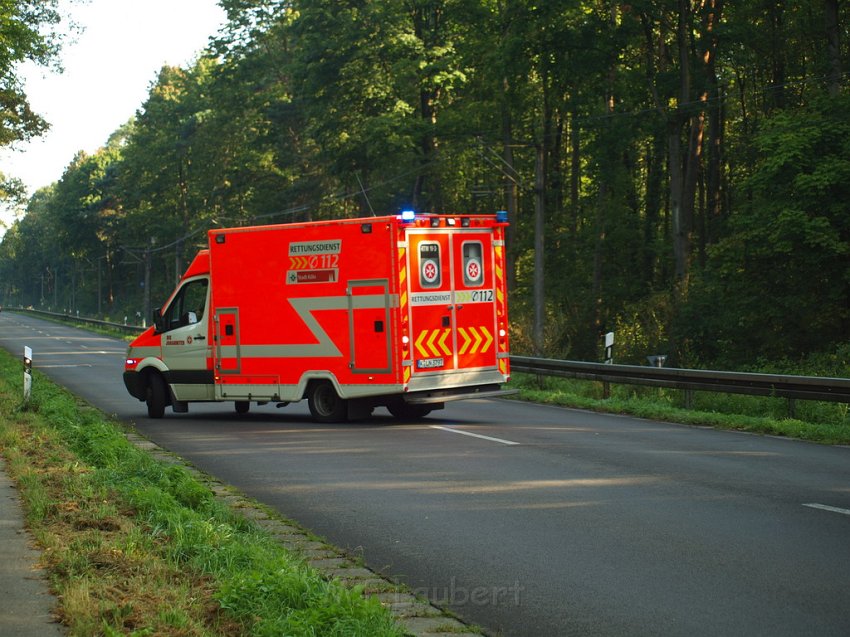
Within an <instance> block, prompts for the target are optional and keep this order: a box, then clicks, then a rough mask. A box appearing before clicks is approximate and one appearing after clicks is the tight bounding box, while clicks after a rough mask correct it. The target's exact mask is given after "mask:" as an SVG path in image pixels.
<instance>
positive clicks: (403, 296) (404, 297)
mask: <svg viewBox="0 0 850 637" xmlns="http://www.w3.org/2000/svg"><path fill="white" fill-rule="evenodd" d="M398 304H399V307H401V309H402V310H406V309H407V290H402V292H401V296H400V297H399V299H398Z"/></svg>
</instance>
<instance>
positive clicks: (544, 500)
mask: <svg viewBox="0 0 850 637" xmlns="http://www.w3.org/2000/svg"><path fill="white" fill-rule="evenodd" d="M0 345H2V346H3V347H5V348H6V349H9V350H10V351H12V352H14V353H15V354H16V355H20V350H22V349H23V346H24V345H29V346H30V347H32V348H33V350H34V360H35V367H36V368H37V369H40V370H42V371H43V372H45V373H46V374H48V375H50V376H51V377H53V378H54V379H55V380H56V381H58V382H60V383H62V384H65V385H66V386H68V387H69V388H70V389H72V390H73V391H74V392H75V393H77V394H79V395H80V396H82V397H84V398H86V399H87V400H89V401H90V402H92V403H93V404H95V405H97V406H99V407H101V408H102V409H104V410H105V411H107V412H109V413H113V414H115V415H116V416H118V417H119V418H123V419H125V420H128V421H132V422H134V423H135V424H136V427H137V428H138V430H139V432H140V433H142V434H143V435H145V436H147V437H149V438H150V439H152V440H153V441H155V442H156V443H158V444H159V445H161V446H163V447H165V448H168V449H170V450H172V451H174V452H176V453H178V454H180V455H182V456H183V457H185V458H187V459H189V460H190V461H191V462H192V463H194V464H195V465H196V466H198V467H199V468H201V469H203V470H205V471H207V472H209V473H211V474H213V475H215V476H217V477H218V478H220V479H222V480H224V481H226V482H228V483H230V484H233V485H235V486H236V487H238V488H240V489H242V490H243V491H244V492H246V493H247V494H249V495H251V496H253V497H255V498H257V499H259V500H261V501H262V502H265V503H266V504H268V505H270V506H272V507H274V508H275V509H277V510H278V511H280V512H281V513H282V514H283V515H285V516H287V517H290V518H293V519H295V520H297V521H299V522H300V523H302V524H303V525H305V526H306V527H308V528H310V529H312V530H313V531H314V532H316V533H317V534H319V535H322V536H324V537H326V538H328V539H329V540H330V541H331V542H333V543H335V544H337V545H339V546H342V547H345V548H348V549H350V550H351V551H353V552H358V553H362V555H363V556H364V558H365V560H366V562H367V563H368V564H369V565H370V566H371V567H372V568H375V569H376V570H379V571H381V572H382V573H384V574H386V575H389V576H391V577H394V578H396V579H398V580H400V581H403V582H405V583H407V584H409V585H410V586H411V587H412V588H413V589H415V590H416V591H418V592H420V593H423V594H427V595H429V596H430V597H431V598H432V599H433V600H435V601H436V602H438V603H442V604H444V605H447V606H449V607H450V608H451V609H452V610H454V611H455V612H456V613H457V614H458V615H460V616H461V617H463V618H464V619H467V620H469V621H472V622H476V623H478V624H480V625H481V626H483V627H484V628H485V630H487V631H488V632H489V633H490V634H503V635H534V636H549V635H553V636H554V635H688V636H693V635H771V636H776V635H801V634H811V635H847V634H850V449H847V448H833V447H825V446H818V445H814V444H809V443H803V442H797V441H790V440H784V439H779V438H772V437H761V436H753V435H748V434H742V433H734V432H723V431H714V430H711V429H704V428H697V427H684V426H678V425H670V424H665V423H657V422H651V421H646V420H640V419H635V418H629V417H621V416H609V415H600V414H593V413H588V412H583V411H578V410H571V409H560V408H553V407H545V406H536V405H529V404H523V403H518V402H510V401H497V400H474V401H464V402H458V403H454V404H450V405H448V406H447V408H446V409H445V411H441V412H435V413H434V414H432V417H430V418H429V419H428V421H427V422H422V423H415V424H399V423H397V422H396V421H394V420H392V419H390V418H389V417H388V416H387V415H385V412H384V411H383V410H379V411H376V415H375V417H374V418H373V419H372V420H371V421H368V422H366V423H360V424H348V425H316V424H314V423H312V422H311V421H310V420H309V414H308V411H307V407H306V404H297V405H290V406H289V407H287V408H285V409H276V408H275V407H274V406H267V407H263V408H259V409H257V408H253V407H252V411H251V413H250V414H248V415H246V416H244V417H238V416H236V414H235V413H234V412H233V409H232V405H231V404H227V403H225V404H221V405H204V406H195V405H193V406H191V408H190V413H189V414H185V415H173V414H171V413H170V410H169V412H168V413H167V415H166V418H165V419H163V420H159V421H154V420H149V419H148V418H147V417H146V415H145V414H146V411H145V407H144V405H143V404H142V403H140V402H137V401H136V400H134V399H132V398H131V397H130V396H129V395H127V394H126V391H125V390H124V387H123V384H122V381H121V371H122V361H123V352H124V345H123V344H122V343H121V342H120V341H117V340H113V339H107V338H103V337H97V336H93V335H91V334H88V333H86V332H82V331H78V330H74V329H72V328H68V327H64V326H58V325H54V324H51V323H45V322H43V321H40V320H38V319H33V318H29V317H25V316H20V315H13V314H10V313H7V312H3V313H2V314H0ZM36 391H37V387H36Z"/></svg>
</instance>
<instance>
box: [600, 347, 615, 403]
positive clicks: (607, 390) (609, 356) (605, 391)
mask: <svg viewBox="0 0 850 637" xmlns="http://www.w3.org/2000/svg"><path fill="white" fill-rule="evenodd" d="M605 364H606V365H613V364H614V332H608V333H607V334H605ZM602 398H603V399H604V400H608V399H609V398H611V383H609V382H608V381H607V380H606V381H603V383H602Z"/></svg>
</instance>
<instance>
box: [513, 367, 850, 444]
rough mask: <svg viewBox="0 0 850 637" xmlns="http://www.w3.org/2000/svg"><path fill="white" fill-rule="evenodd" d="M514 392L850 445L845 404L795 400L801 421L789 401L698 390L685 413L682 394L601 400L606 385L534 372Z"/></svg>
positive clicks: (642, 390)
mask: <svg viewBox="0 0 850 637" xmlns="http://www.w3.org/2000/svg"><path fill="white" fill-rule="evenodd" d="M511 388H512V389H519V390H520V393H519V395H518V398H519V399H520V400H527V401H530V402H536V403H543V404H549V405H559V406H563V407H575V408H578V409H588V410H592V411H598V412H607V413H618V414H630V415H633V416H637V417H640V418H648V419H652V420H662V421H667V422H675V423H682V424H687V425H702V426H710V427H716V428H718V429H730V430H737V431H749V432H752V433H759V434H770V435H775V436H787V437H789V438H799V439H801V440H808V441H811V442H818V443H823V444H840V445H847V444H850V421H849V420H848V410H847V405H843V404H837V403H822V402H816V401H797V403H796V404H795V411H796V412H797V417H794V418H792V417H789V416H787V415H783V412H784V413H785V414H787V411H788V401H787V400H785V399H781V398H759V397H755V396H738V395H732V394H719V393H714V392H694V393H693V407H692V408H690V409H685V408H683V407H681V405H682V404H683V403H684V397H683V394H684V392H683V391H681V390H675V389H656V388H647V387H635V386H630V385H611V397H610V398H607V399H604V398H602V392H603V390H602V383H599V382H595V381H583V380H571V379H563V378H553V377H537V376H535V375H533V374H522V373H519V374H514V375H512V378H511Z"/></svg>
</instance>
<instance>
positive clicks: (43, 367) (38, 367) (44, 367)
mask: <svg viewBox="0 0 850 637" xmlns="http://www.w3.org/2000/svg"><path fill="white" fill-rule="evenodd" d="M57 367H92V365H89V364H87V363H81V364H80V365H36V367H35V368H36V369H55V368H57Z"/></svg>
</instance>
